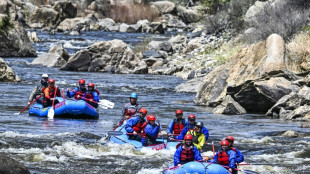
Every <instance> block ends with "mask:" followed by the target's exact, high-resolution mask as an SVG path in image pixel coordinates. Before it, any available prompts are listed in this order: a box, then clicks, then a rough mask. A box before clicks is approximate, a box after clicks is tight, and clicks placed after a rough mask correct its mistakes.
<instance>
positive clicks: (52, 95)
mask: <svg viewBox="0 0 310 174" xmlns="http://www.w3.org/2000/svg"><path fill="white" fill-rule="evenodd" d="M48 88H49V89H50V93H49V97H50V98H53V97H54V96H55V92H56V96H60V91H59V88H57V91H55V89H56V88H55V87H54V89H53V88H51V87H48Z"/></svg>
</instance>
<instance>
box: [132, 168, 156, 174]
mask: <svg viewBox="0 0 310 174" xmlns="http://www.w3.org/2000/svg"><path fill="white" fill-rule="evenodd" d="M161 171H162V169H158V168H152V169H145V168H142V169H141V170H139V171H138V173H137V174H158V173H160V172H161Z"/></svg>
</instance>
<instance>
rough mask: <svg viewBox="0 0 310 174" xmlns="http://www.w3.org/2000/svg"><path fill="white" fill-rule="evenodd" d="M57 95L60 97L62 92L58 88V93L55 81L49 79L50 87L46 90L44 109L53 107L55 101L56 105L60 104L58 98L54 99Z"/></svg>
mask: <svg viewBox="0 0 310 174" xmlns="http://www.w3.org/2000/svg"><path fill="white" fill-rule="evenodd" d="M55 93H56V96H57V97H60V90H59V88H57V91H56V87H55V80H54V79H49V80H48V87H46V88H45V89H44V97H43V107H48V106H52V104H53V100H55V101H54V104H55V105H56V104H57V103H59V101H58V100H57V99H56V98H54V96H55Z"/></svg>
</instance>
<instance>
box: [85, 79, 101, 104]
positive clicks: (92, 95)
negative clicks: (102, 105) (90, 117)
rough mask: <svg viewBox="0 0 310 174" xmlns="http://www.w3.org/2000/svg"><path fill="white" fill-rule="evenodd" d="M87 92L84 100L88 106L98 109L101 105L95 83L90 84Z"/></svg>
mask: <svg viewBox="0 0 310 174" xmlns="http://www.w3.org/2000/svg"><path fill="white" fill-rule="evenodd" d="M87 88H88V89H87V91H86V92H85V93H84V96H83V98H82V99H83V100H85V101H86V102H87V103H88V104H90V105H92V106H93V107H95V108H98V103H99V95H100V93H99V91H98V90H97V89H95V84H94V83H88V85H87Z"/></svg>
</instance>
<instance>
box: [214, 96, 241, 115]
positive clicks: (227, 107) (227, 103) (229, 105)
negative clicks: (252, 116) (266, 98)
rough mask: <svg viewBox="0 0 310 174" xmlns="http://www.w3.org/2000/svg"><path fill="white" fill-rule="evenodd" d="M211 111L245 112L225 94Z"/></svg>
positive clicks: (222, 112) (219, 112) (232, 113)
mask: <svg viewBox="0 0 310 174" xmlns="http://www.w3.org/2000/svg"><path fill="white" fill-rule="evenodd" d="M213 113H215V114H229V115H237V114H245V113H246V110H245V109H244V108H243V107H242V106H241V105H240V104H239V103H237V102H236V101H235V100H234V99H233V98H232V97H231V96H230V95H227V96H226V98H225V100H224V101H223V102H222V103H221V104H220V105H218V106H217V107H216V108H214V109H213Z"/></svg>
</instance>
